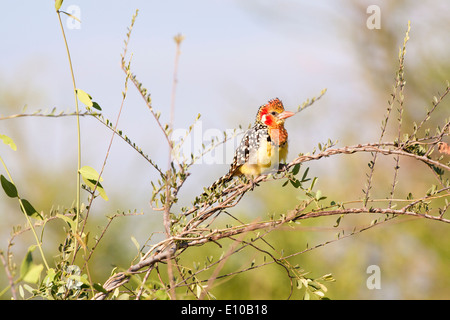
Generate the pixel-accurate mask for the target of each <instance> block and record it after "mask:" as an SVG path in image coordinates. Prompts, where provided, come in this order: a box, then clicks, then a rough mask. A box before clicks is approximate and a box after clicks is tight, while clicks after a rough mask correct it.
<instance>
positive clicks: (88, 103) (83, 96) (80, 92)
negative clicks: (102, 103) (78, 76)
mask: <svg viewBox="0 0 450 320" xmlns="http://www.w3.org/2000/svg"><path fill="white" fill-rule="evenodd" d="M76 92H77V97H78V99H80V101H81V102H82V103H84V104H85V105H86V106H87V107H92V106H93V105H94V104H93V102H92V97H91V96H90V95H89V94H87V93H86V92H84V91H83V90H81V89H77V90H76Z"/></svg>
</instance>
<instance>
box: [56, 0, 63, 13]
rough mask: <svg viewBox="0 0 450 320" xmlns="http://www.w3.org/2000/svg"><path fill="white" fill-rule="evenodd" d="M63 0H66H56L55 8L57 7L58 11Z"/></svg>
mask: <svg viewBox="0 0 450 320" xmlns="http://www.w3.org/2000/svg"><path fill="white" fill-rule="evenodd" d="M63 1H64V0H55V9H56V11H58V10H59V9H60V8H61V6H62V3H63Z"/></svg>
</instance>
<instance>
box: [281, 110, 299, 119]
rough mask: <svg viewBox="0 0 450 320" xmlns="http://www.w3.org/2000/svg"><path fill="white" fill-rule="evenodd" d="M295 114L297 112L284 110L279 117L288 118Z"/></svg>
mask: <svg viewBox="0 0 450 320" xmlns="http://www.w3.org/2000/svg"><path fill="white" fill-rule="evenodd" d="M294 114H295V112H291V111H283V112H282V113H280V114H279V115H278V119H286V118H289V117H292V116H293V115H294Z"/></svg>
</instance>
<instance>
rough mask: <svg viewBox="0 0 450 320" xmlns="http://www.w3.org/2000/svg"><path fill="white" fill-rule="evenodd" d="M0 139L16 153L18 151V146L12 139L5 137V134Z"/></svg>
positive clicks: (0, 135)
mask: <svg viewBox="0 0 450 320" xmlns="http://www.w3.org/2000/svg"><path fill="white" fill-rule="evenodd" d="M0 139H1V140H2V141H3V143H4V144H6V145H7V146H9V147H10V148H11V149H13V150H14V151H16V150H17V146H16V144H15V143H14V141H13V139H11V138H10V137H8V136H5V135H4V134H0Z"/></svg>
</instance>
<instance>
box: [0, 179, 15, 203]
mask: <svg viewBox="0 0 450 320" xmlns="http://www.w3.org/2000/svg"><path fill="white" fill-rule="evenodd" d="M0 180H1V184H2V188H3V190H4V191H5V193H6V195H7V196H8V197H10V198H17V195H18V194H17V188H16V186H15V185H14V183H12V182H10V181H8V179H6V178H5V177H4V176H3V175H0Z"/></svg>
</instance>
